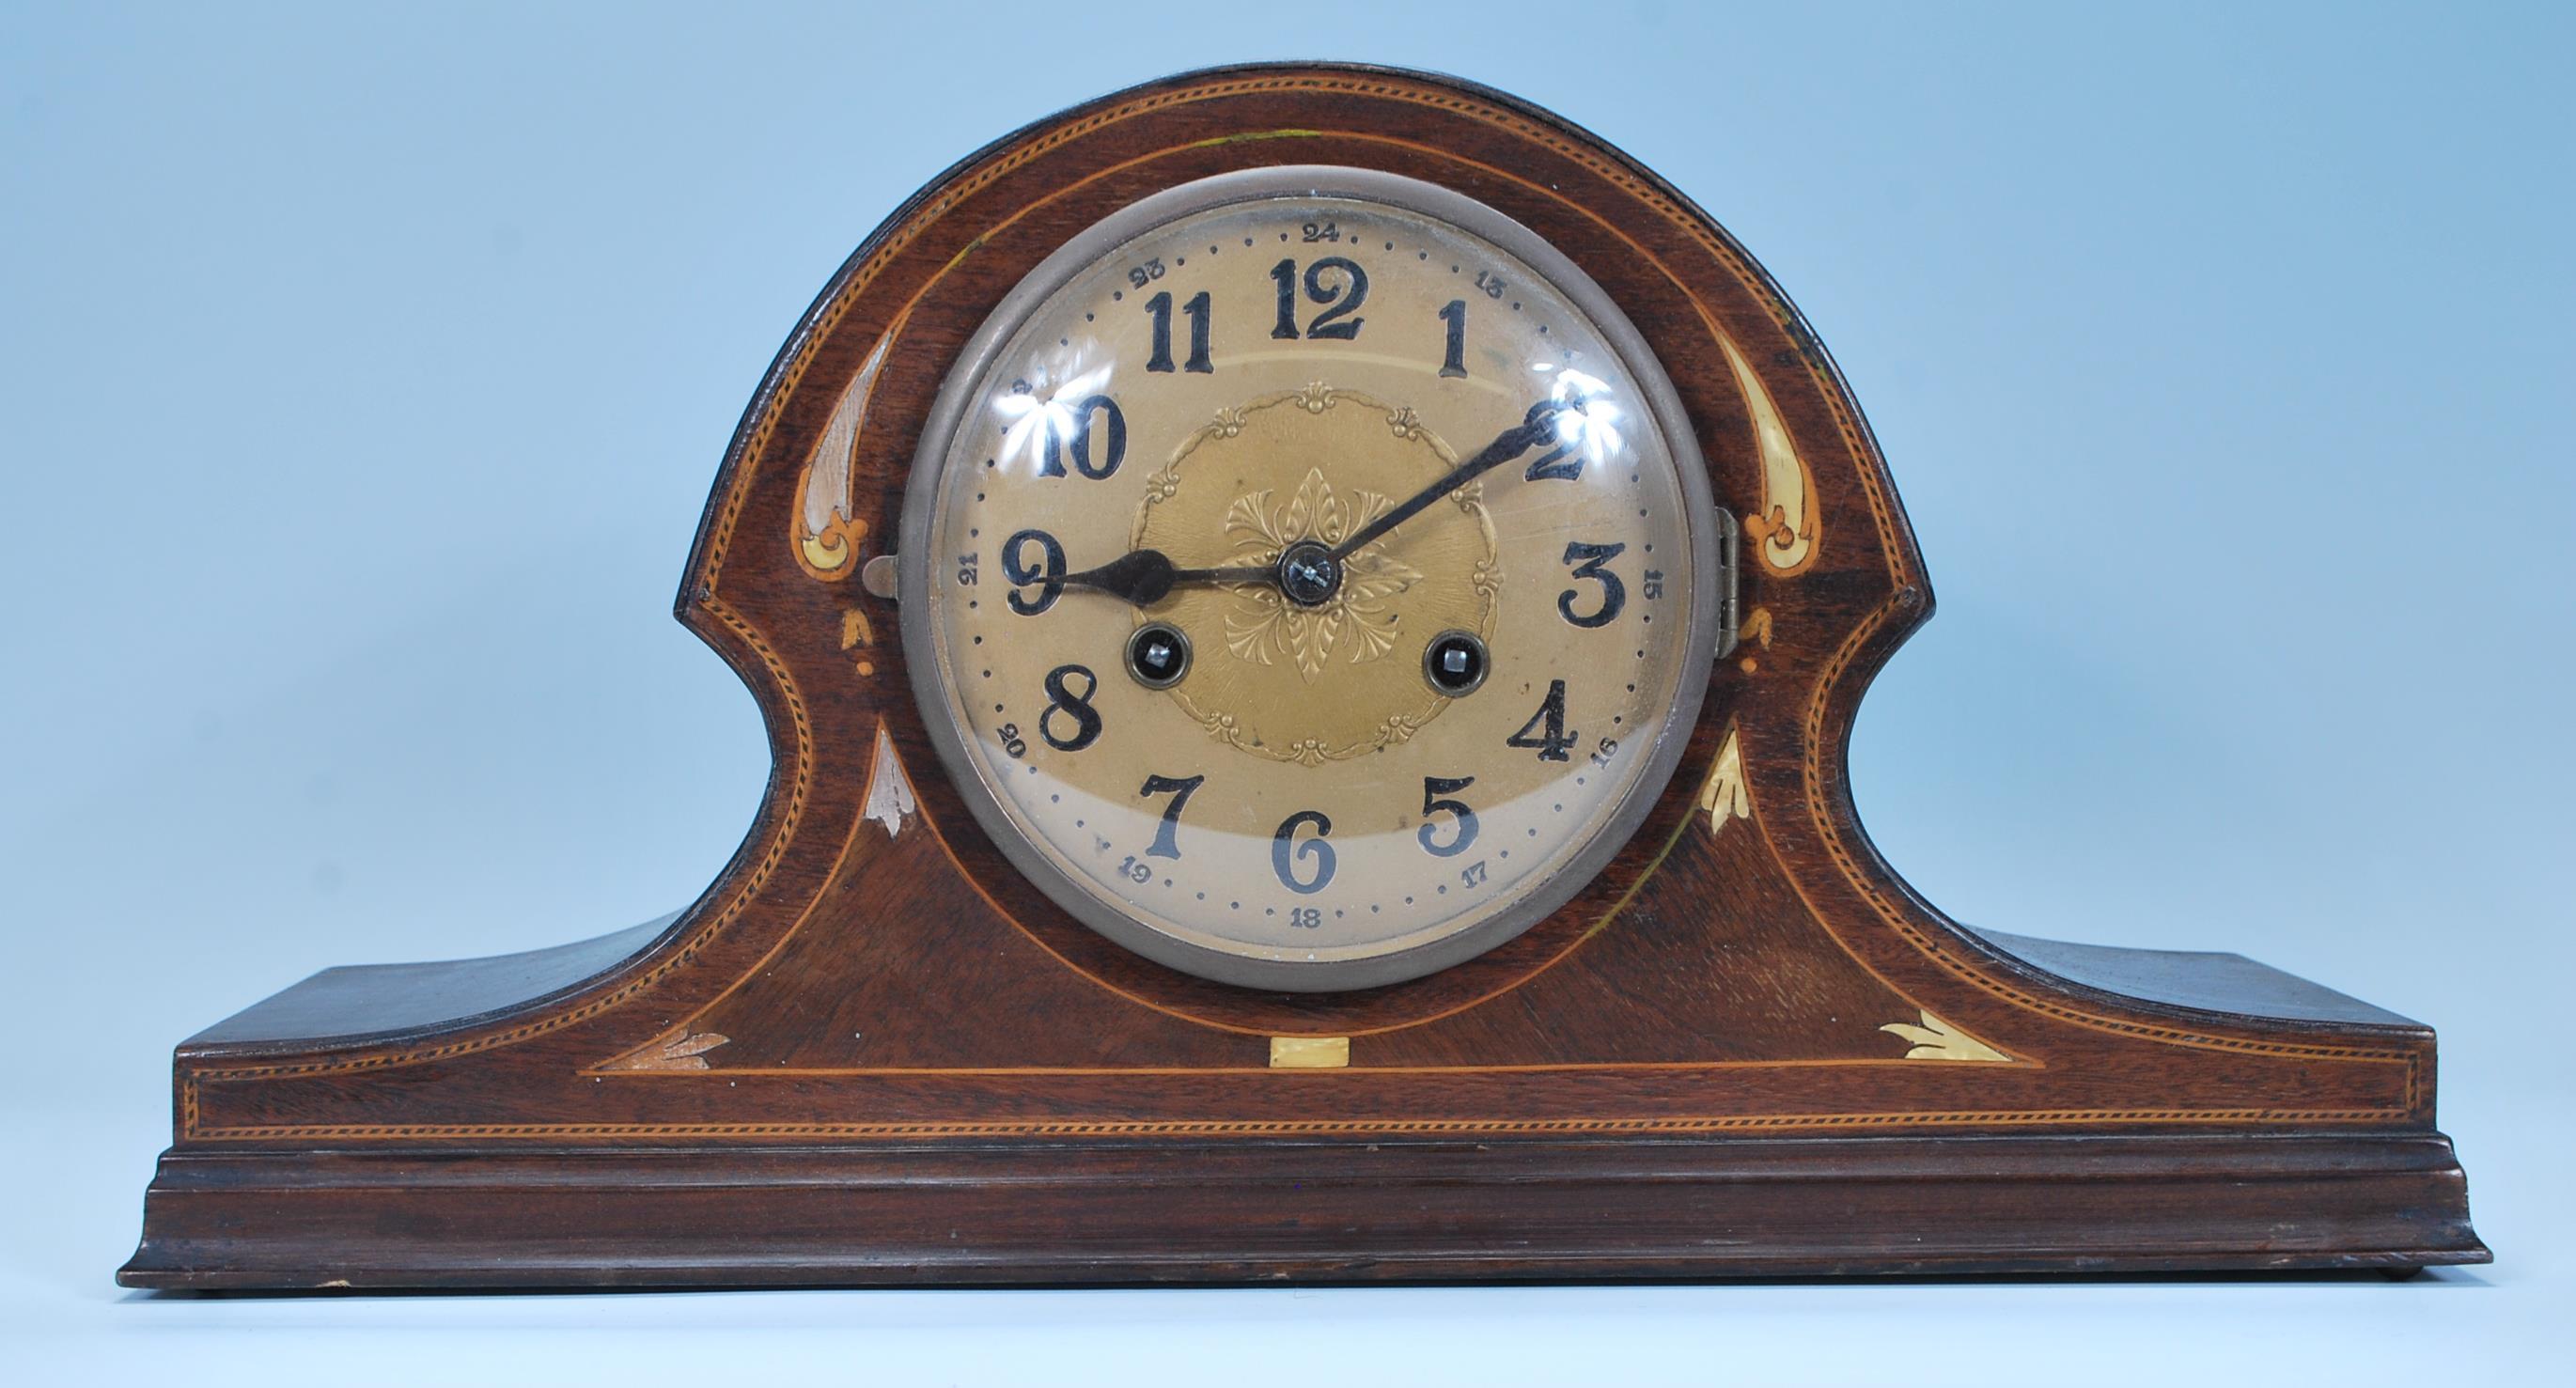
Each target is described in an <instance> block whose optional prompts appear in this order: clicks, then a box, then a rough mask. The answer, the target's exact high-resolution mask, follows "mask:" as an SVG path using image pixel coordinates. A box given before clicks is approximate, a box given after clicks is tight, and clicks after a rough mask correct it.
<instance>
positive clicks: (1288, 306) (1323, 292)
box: [1270, 255, 1368, 342]
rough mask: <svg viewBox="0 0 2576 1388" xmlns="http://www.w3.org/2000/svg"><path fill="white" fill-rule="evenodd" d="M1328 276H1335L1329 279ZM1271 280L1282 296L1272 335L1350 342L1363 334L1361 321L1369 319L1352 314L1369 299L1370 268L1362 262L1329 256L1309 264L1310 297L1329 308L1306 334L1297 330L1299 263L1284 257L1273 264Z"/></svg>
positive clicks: (1311, 324) (1307, 280) (1308, 284)
mask: <svg viewBox="0 0 2576 1388" xmlns="http://www.w3.org/2000/svg"><path fill="white" fill-rule="evenodd" d="M1327 275H1329V276H1331V278H1330V279H1327V278H1326V277H1327ZM1270 281H1271V284H1272V285H1273V286H1274V287H1275V288H1276V289H1277V290H1278V298H1279V316H1278V320H1277V321H1276V322H1274V323H1273V324H1272V325H1271V328H1270V335H1271V336H1272V337H1274V338H1294V337H1301V336H1302V337H1307V338H1329V339H1332V340H1335V341H1339V342H1348V341H1350V340H1351V339H1353V338H1356V337H1358V336H1359V335H1360V324H1361V323H1362V322H1363V321H1365V320H1363V319H1360V318H1355V317H1352V315H1353V314H1356V313H1358V312H1359V311H1360V305H1361V304H1363V303H1365V302H1367V300H1368V271H1366V270H1363V269H1361V268H1360V267H1359V262H1357V261H1355V260H1352V259H1350V258H1349V257H1347V256H1338V255H1328V256H1325V257H1324V258H1323V259H1321V260H1318V261H1316V262H1315V263H1314V264H1312V265H1309V266H1307V267H1306V280H1305V283H1306V297H1307V298H1308V299H1311V300H1313V301H1314V302H1316V303H1318V304H1322V305H1324V306H1325V308H1324V311H1323V312H1321V313H1319V314H1316V315H1315V317H1314V319H1313V321H1311V322H1309V323H1308V324H1307V325H1306V330H1305V331H1304V332H1303V333H1300V332H1299V331H1298V330H1297V262H1296V261H1295V260H1294V259H1289V260H1282V261H1280V262H1279V263H1278V264H1276V265H1273V266H1271V267H1270ZM1344 320H1348V321H1344Z"/></svg>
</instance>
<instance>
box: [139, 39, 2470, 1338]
mask: <svg viewBox="0 0 2576 1388" xmlns="http://www.w3.org/2000/svg"><path fill="white" fill-rule="evenodd" d="M1930 609H1931V595H1930V589H1929V587H1928V586H1927V583H1926V580H1925V577H1924V573H1923V567H1922V561H1921V558H1920V556H1919V555H1918V554H1917V553H1916V550H1915V545H1914V540H1913V536H1912V534H1911V532H1910V531H1909V529H1908V527H1907V525H1906V521H1905V517H1904V514H1903V512H1902V510H1901V509H1900V508H1899V505H1898V503H1897V499H1896V495H1895V492H1894V490H1893V488H1892V486H1891V485H1890V482H1889V479H1888V475H1887V472H1886V468H1885V466H1884V463H1883V462H1882V460H1881V458H1880V456H1879V454H1878V451H1877V449H1876V447H1875V445H1874V444H1873V442H1872V441H1871V439H1870V436H1869V433H1868V430H1867V428H1866V426H1865V425H1864V424H1863V422H1862V419H1861V415H1860V412H1859V409H1858V407H1857V406H1856V405H1855V404H1854V403H1853V401H1852V399H1851V397H1850V394H1849V392H1848V390H1847V389H1846V388H1845V386H1844V384H1843V382H1842V380H1841V378H1840V376H1839V375H1838V374H1837V373H1836V372H1835V370H1834V367H1833V365H1832V363H1831V361H1830V359H1829V358H1828V357H1827V356H1826V354H1825V352H1824V349H1823V347H1822V345H1821V344H1820V343H1818V342H1817V341H1816V339H1815V337H1814V336H1813V334H1812V333H1810V332H1809V331H1808V329H1807V327H1806V325H1805V324H1804V323H1803V322H1802V321H1801V320H1800V319H1799V317H1798V315H1797V312H1796V311H1795V310H1794V309H1793V308H1792V307H1790V305H1789V303H1788V301H1787V299H1786V298H1785V297H1783V296H1782V294H1781V293H1780V291H1779V290H1778V288H1777V287H1775V286H1774V285H1773V284H1772V283H1771V281H1770V280H1769V279H1768V278H1767V277H1766V276H1765V275H1764V274H1763V273H1762V271H1761V270H1760V268H1759V267H1758V266H1756V265H1755V264H1754V262H1753V261H1752V259H1751V257H1750V256H1748V255H1747V254H1746V253H1745V252H1744V250H1743V249H1742V248H1741V247H1739V246H1738V245H1736V243H1735V242H1734V241H1733V240H1732V239H1731V238H1729V237H1728V236H1727V234H1726V233H1725V232H1724V231H1722V230H1721V229H1720V228H1719V227H1718V226H1717V225H1716V224H1715V223H1714V222H1712V221H1711V220H1710V219H1709V218H1708V217H1707V216H1706V215H1705V214H1704V213H1702V212H1701V211H1700V210H1699V209H1698V208H1697V207H1695V206H1693V205H1692V204H1691V203H1690V202H1689V201H1688V200H1687V199H1685V198H1684V197H1683V196H1682V195H1681V194H1680V193H1678V192H1677V191H1675V190H1674V189H1673V188H1671V187H1670V186H1668V185H1667V184H1665V183H1664V182H1663V181H1662V180H1660V179H1658V178H1657V177H1655V176H1654V175H1653V174H1652V173H1650V172H1648V171H1647V170H1645V169H1643V168H1642V167H1640V166H1639V165H1637V164H1636V163H1635V162H1634V161H1633V160H1630V159H1628V158H1627V157H1625V156H1624V155H1622V154H1620V153H1619V152H1617V151H1616V150H1613V149H1611V148H1610V147H1608V146H1607V145H1605V144H1603V143H1602V142H1601V141H1599V140H1598V139H1596V138H1594V137H1592V136H1591V135H1589V134H1586V133H1585V132H1583V131H1581V130H1579V129H1577V128H1575V127H1573V126H1572V125H1570V124H1568V123H1566V122H1565V121H1563V120H1561V119H1559V118H1558V117H1556V116H1553V115H1551V114H1549V113H1547V112H1544V111H1541V110H1538V109H1536V108H1534V107H1531V106H1530V105H1528V104H1526V103H1523V102H1520V101H1516V100H1514V99H1512V98H1509V97H1506V96H1503V95H1501V94H1499V93H1496V92H1492V91H1489V90H1485V89H1482V88H1478V87H1474V86H1471V85H1468V84H1465V83H1461V82H1458V81H1455V80H1452V79H1447V78H1440V77H1433V76H1427V75H1423V74H1417V73H1407V72H1396V71H1390V70H1384V69H1374V68H1357V67H1340V66H1331V65H1311V64H1307V65H1286V66H1261V67H1245V68H1233V69H1225V70H1219V71H1212V72H1203V73H1195V74H1189V75H1184V76H1181V77H1176V78H1172V79H1169V80H1166V81H1163V82H1158V83H1155V84H1152V85H1150V86H1147V87H1143V88H1138V89H1135V90H1132V91H1128V92H1123V93H1120V94H1118V95H1115V96H1112V97H1108V98H1104V99H1103V100H1101V101H1098V102H1095V103H1092V104H1090V105H1088V106H1084V107H1081V108H1078V109H1076V110H1073V111H1069V112H1066V113H1064V114H1062V115H1059V116H1056V117H1054V118H1052V119H1049V120H1047V121H1044V122H1041V123H1039V124H1038V125H1035V126H1032V127H1030V128H1028V129H1026V130H1023V131H1021V132H1019V133H1018V134H1015V135H1013V136H1010V137H1009V138H1007V139H1004V140H1002V141H1000V142H999V143H997V144H995V145H993V146H991V147H989V148H987V149H985V150H983V151H982V152H980V153H978V154H975V155H974V156H972V157H970V158H968V159H967V160H965V161H964V162H962V163H960V164H958V165H957V166H956V167H955V168H952V169H950V170H949V171H948V172H947V173H945V174H942V175H941V176H940V177H939V178H938V179H936V180H935V181H933V182H932V183H931V184H930V186H928V187H927V188H925V189H923V190H922V191H921V192H920V193H919V194H918V195H916V196H915V197H914V198H913V199H912V200H911V201H910V202H908V203H907V204H905V206H904V207H903V208H901V209H900V210H899V211H897V212H896V214H895V215H894V217H893V218H892V219H890V220H889V221H888V222H887V223H886V224H885V225H884V226H883V227H881V228H879V229H878V230H877V231H876V232H875V234H873V235H872V236H870V237H869V238H868V239H867V241H866V242H865V243H864V244H863V245H862V246H861V247H860V249H859V251H858V252H857V253H856V254H855V255H853V256H852V257H851V259H850V260H849V262H848V263H847V264H846V265H845V266H844V267H843V268H842V269H841V271H840V273H839V274H838V275H836V276H835V277H834V278H833V280H832V282H831V283H830V285H829V286H828V287H827V288H826V289H825V290H824V292H823V295H822V297H821V298H820V299H818V300H817V301H816V303H815V305H814V308H813V309H812V310H811V311H810V312H809V313H808V315H807V317H806V319H805V321H804V322H803V323H801V324H799V325H798V327H797V329H796V331H795V333H794V334H793V335H792V336H791V337H790V338H789V340H788V344H787V346H786V348H785V349H784V350H783V351H782V352H781V353H780V355H779V358H778V360H777V362H776V364H775V365H774V366H773V367H772V369H771V371H770V373H769V376H768V378H767V379H766V380H765V381H764V382H763V383H762V384H761V387H760V389H759V392H758V393H757V394H756V395H755V396H754V397H753V400H752V403H751V407H750V409H749V411H748V412H747V413H746V415H745V417H744V420H743V423H742V426H741V428H740V430H739V432H738V433H737V434H736V436H735V439H734V443H733V445H732V447H731V449H730V450H729V451H728V453H727V455H726V457H725V459H724V462H723V466H722V468H721V470H720V472H719V474H718V477H717V480H716V485H715V492H714V495H713V497H712V498H711V499H710V501H709V503H708V506H707V511H706V515H705V518H704V520H703V522H702V523H701V526H700V529H699V532H698V538H697V543H696V546H695V548H694V550H693V552H692V553H691V555H690V557H689V562H688V569H687V572H686V576H685V578H684V580H683V586H682V589H681V595H680V601H679V616H680V618H681V620H682V621H684V622H686V623H687V624H689V626H690V627H691V628H692V629H693V630H695V631H697V632H698V633H699V634H701V635H702V636H704V637H705V638H706V639H707V640H708V641H709V642H710V643H711V644H712V645H713V646H715V648H716V649H717V650H718V651H719V652H720V653H721V654H722V655H723V656H724V657H725V658H726V659H727V660H729V661H730V662H731V663H732V664H733V665H734V667H735V668H736V669H737V670H738V671H739V672H740V673H741V674H742V676H743V678H744V679H745V681H746V682H747V683H749V685H750V686H751V688H752V689H753V691H754V692H755V694H756V695H757V696H758V698H759V700H760V703H761V706H762V708H763V710H764V712H765V713H766V715H767V717H768V721H769V728H770V732H771V738H772V742H773V749H774V755H775V758H776V769H775V772H774V774H773V777H772V780H771V784H770V789H769V794H768V797H767V799H766V801H765V803H764V805H763V806H762V809H761V812H760V817H759V820H758V822H757V824H756V825H755V827H754V829H753V831H752V833H751V835H750V837H749V838H748V839H747V840H746V842H745V843H744V845H743V847H742V849H741V851H740V852H739V854H738V855H737V856H736V858H735V859H734V861H733V862H732V863H731V864H730V865H729V866H728V867H727V868H726V870H725V872H724V874H723V875H722V876H721V877H720V878H719V879H718V880H717V881H716V882H715V883H714V884H713V885H712V886H711V887H710V888H709V889H708V891H707V892H706V894H705V895H704V896H703V897H701V898H700V899H699V900H698V901H697V902H696V903H695V904H693V905H691V906H690V907H689V908H688V909H686V910H684V911H681V912H678V913H676V914H675V915H673V916H670V917H666V918H664V919H662V920H659V921H654V922H651V923H648V924H646V925H643V926H639V927H636V928H635V929H633V930H630V931H626V932H623V933H620V934H616V935H610V936H606V937H603V938H600V939H596V940H591V941H587V942H584V943H581V944H575V945H567V946H562V947H559V948H554V949H546V950H539V951H536V952H533V953H529V954H524V955H516V956H509V957H506V958H500V959H488V960H474V961H466V962H460V963H451V964H419V965H399V966H376V967H366V968H353V969H335V970H331V971H328V972H326V973H323V974H320V975H317V976H316V977H314V978H312V979H309V980H307V981H306V982H304V983H302V984H299V985H297V986H296V987H294V988H292V989H289V990H288V991H286V992H285V993H282V994H279V995H278V996H277V997H275V998H272V999H270V1000H268V1001H267V1002H264V1003H261V1004H259V1005H257V1006H255V1007H253V1008H251V1009H250V1010H248V1011H246V1012H243V1013H241V1014H239V1015H238V1016H236V1017H234V1018H232V1019H231V1020H229V1021H226V1022H223V1023H219V1024H218V1025H216V1026H215V1027H213V1028H211V1029H209V1030H207V1031H205V1032H202V1033H200V1034H199V1035H198V1036H196V1037H194V1038H192V1039H191V1040H189V1041H188V1042H187V1043H185V1044H184V1045H183V1046H182V1047H181V1048H180V1050H179V1053H178V1056H177V1060H176V1067H175V1068H176V1074H175V1088H176V1107H177V1124H176V1126H177V1133H176V1142H175V1145H174V1146H173V1147H172V1148H171V1150H170V1152H169V1153H168V1154H167V1155H166V1156H165V1157H164V1158H163V1160H162V1165H161V1169H160V1173H159V1175H158V1177H157V1179H156V1180H155V1181H154V1182H153V1185H152V1188H151V1191H150V1193H149V1195H148V1197H147V1200H146V1207H145V1228H144V1239H143V1245H142V1248H141V1249H140V1251H139V1252H138V1253H137V1254H136V1256H135V1258H134V1260H133V1261H132V1262H131V1263H130V1264H129V1265H128V1266H127V1267H126V1269H125V1271H124V1273H123V1275H122V1276H123V1280H124V1281H126V1282H127V1283H128V1284H129V1285H136V1286H152V1287H299V1286H359V1287H365V1286H457V1285H463V1286H513V1285H583V1284H587V1285H607V1284H645V1283H664V1284H686V1283H699V1284H704V1283H735V1282H743V1283H748V1282H764V1283H782V1282H929V1281H967V1282H1002V1281H1028V1280H1042V1281H1077V1280H1114V1281H1134V1280H1156V1279H1201V1280H1204V1279H1250V1278H1277V1277H1289V1278H1309V1279H1377V1278H1410V1277H1436V1278H1458V1277H1570V1276H1596V1275H1597V1276H1623V1277H1629V1276H1714V1275H1742V1274H1808V1273H1834V1272H1919V1271H1961V1272H1968V1271H2002V1270H2026V1269H2050V1268H2061V1269H2086V1270H2100V1269H2155V1268H2283V1267H2382V1268H2393V1269H2404V1268H2414V1267H2420V1266H2424V1265H2427V1264H2435V1263H2453V1262H2470V1261H2480V1260H2483V1259H2484V1258H2485V1256H2486V1252H2485V1250H2484V1248H2483V1247H2482V1246H2480V1244H2479V1243H2478V1241H2477V1239H2476V1237H2475V1235H2474V1234H2472V1233H2471V1232H2470V1229H2469V1225H2468V1218H2467V1207H2466V1197H2465V1192H2464V1188H2463V1180H2462V1177H2461V1174H2460V1170H2459V1167H2458V1164H2457V1162H2456V1160H2455V1159H2454V1158H2453V1156H2452V1153H2451V1147H2450V1143H2449V1141H2448V1140H2447V1139H2446V1138H2444V1137H2443V1136H2442V1135H2441V1134H2440V1133H2439V1132H2438V1131H2436V1130H2435V1128H2434V1126H2433V1059H2434V1041H2433V1035H2432V1033H2431V1032H2430V1031H2429V1030H2428V1029H2426V1028H2424V1027H2422V1026H2419V1025H2417V1024H2415V1023H2412V1022H2409V1021H2407V1020H2405V1019H2403V1018H2401V1017H2398V1016H2395V1015H2393V1014H2390V1013H2387V1012H2383V1011H2380V1010H2379V1009H2377V1008H2374V1007H2371V1006H2369V1005H2367V1004H2364V1003H2360V1002H2357V1001H2354V1000H2353V999H2350V998H2347V997H2344V996H2342V995H2340V994H2337V993H2333V992H2330V991H2328V990H2326V989H2324V988H2321V987H2318V986H2316V985H2313V984H2309V983H2305V982H2302V981H2301V980H2298V979H2295V978H2291V977H2289V976H2287V975H2283V974H2280V973H2277V972H2274V971H2272V970H2269V969H2266V968H2263V967H2262V966H2260V965H2257V964H2253V963H2251V962H2249V961H2246V960H2244V959H2241V958H2239V957H2237V956H2233V955H2194V954H2172V953H2163V952H2154V951H2135V950H2117V949H2101V948H2092V947H2085V946H2077V945H2067V944H2060V943H2055V942H2051V941H2045V940H2038V939H2027V938H2021V937H2015V936H2006V935H2000V934H1996V933H1992V932H1982V931H1977V930H1972V929H1969V928H1966V927H1964V926H1961V925H1959V924H1957V923H1955V922H1953V921H1951V920H1949V919H1948V918H1946V917H1944V916H1943V915H1941V914H1940V913H1939V912H1938V911H1936V910H1935V909H1933V908H1932V907H1931V906H1930V905H1929V904H1928V903H1926V902H1924V901H1923V900H1922V899H1921V898H1919V897H1918V896H1916V895H1915V894H1914V893H1913V892H1911V891H1910V890H1908V889H1907V888H1906V886H1905V885H1904V884H1903V883H1902V882H1901V881H1900V880H1899V879H1898V878H1897V877H1896V876H1895V874H1894V873H1893V872H1892V871H1890V870H1889V868H1888V867H1887V866H1886V865H1885V864H1884V863H1882V862H1881V861H1880V860H1879V858H1878V856H1877V855H1876V853H1875V852H1874V851H1872V849H1871V847H1870V845H1869V842H1868V840H1867V838H1866V837H1865V836H1864V835H1863V834H1862V832H1861V829H1860V825H1859V822H1858V820H1857V818H1856V816H1855V814H1854V811H1853V807H1852V804H1851V801H1850V797H1849V793H1848V790H1847V787H1846V784H1845V779H1844V765H1843V760H1844V748H1845V742H1846V739H1847V737H1848V734H1849V730H1850V726H1851V720H1852V716H1853V712H1854V709H1855V707H1856V705H1857V703H1858V701H1859V698H1860V695H1861V692H1862V690H1863V688H1864V687H1865V686H1866V684H1867V682H1868V679H1869V677H1870V675H1871V674H1872V672H1874V671H1875V670H1876V668H1877V667H1878V665H1879V664H1880V663H1881V662H1883V661H1884V660H1885V659H1886V658H1887V657H1888V655H1889V654H1890V653H1891V652H1892V651H1893V650H1894V649H1895V647H1896V646H1897V644H1898V643H1899V642H1900V641H1901V640H1902V639H1903V638H1904V636H1905V635H1906V633H1908V632H1909V631H1911V630H1912V629H1913V628H1914V627H1915V626H1916V625H1917V624H1918V623H1920V622H1921V621H1922V620H1923V619H1924V617H1925V616H1927V615H1928V614H1929V612H1930Z"/></svg>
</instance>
